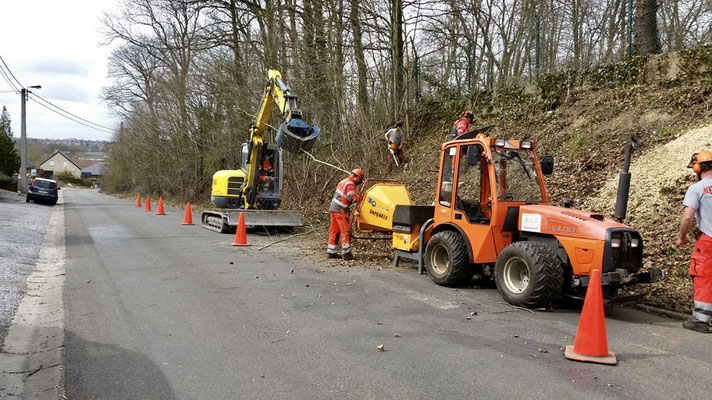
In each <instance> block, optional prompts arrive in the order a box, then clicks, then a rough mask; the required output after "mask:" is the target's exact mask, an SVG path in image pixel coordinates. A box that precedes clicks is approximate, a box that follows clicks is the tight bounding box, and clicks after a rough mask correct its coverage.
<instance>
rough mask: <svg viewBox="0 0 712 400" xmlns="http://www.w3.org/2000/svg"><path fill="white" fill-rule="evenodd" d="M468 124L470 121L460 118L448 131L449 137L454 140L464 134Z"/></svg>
mask: <svg viewBox="0 0 712 400" xmlns="http://www.w3.org/2000/svg"><path fill="white" fill-rule="evenodd" d="M470 122H472V121H471V120H470V119H469V118H467V117H462V118H460V119H458V120H457V121H455V124H453V126H452V129H451V130H450V136H451V137H453V138H456V137H458V136H460V135H462V134H463V133H465V131H466V130H467V128H468V127H469V126H470Z"/></svg>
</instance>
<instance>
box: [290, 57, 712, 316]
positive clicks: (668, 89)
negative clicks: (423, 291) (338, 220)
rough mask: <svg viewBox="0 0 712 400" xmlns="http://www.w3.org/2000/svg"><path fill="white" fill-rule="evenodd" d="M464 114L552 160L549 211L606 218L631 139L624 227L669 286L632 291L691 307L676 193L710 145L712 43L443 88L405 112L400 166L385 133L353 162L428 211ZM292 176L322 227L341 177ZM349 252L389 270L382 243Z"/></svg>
mask: <svg viewBox="0 0 712 400" xmlns="http://www.w3.org/2000/svg"><path fill="white" fill-rule="evenodd" d="M463 110H472V111H473V112H474V113H475V116H476V117H475V121H474V122H473V126H486V125H494V126H495V127H494V129H493V130H492V132H491V136H494V137H497V138H504V139H532V140H535V142H536V147H537V152H538V153H539V155H540V156H541V155H544V154H551V155H553V156H554V157H555V160H556V166H555V172H554V174H553V175H552V176H550V177H547V178H546V180H547V187H548V191H549V196H550V201H551V203H552V204H558V203H559V202H560V201H561V200H563V199H564V198H568V199H572V200H574V207H576V208H581V209H591V210H593V211H600V212H604V213H606V214H608V215H611V214H612V210H613V206H614V203H615V187H616V184H617V174H618V172H619V170H620V168H621V166H622V163H623V152H624V148H625V145H626V144H627V143H630V142H631V140H632V139H635V141H637V143H638V149H637V150H636V151H635V152H634V154H633V167H632V174H633V178H632V180H633V184H632V189H631V197H630V202H629V204H630V205H629V213H628V215H629V218H628V219H627V220H626V223H628V224H630V225H631V226H632V227H634V228H636V229H639V230H640V231H641V232H642V234H643V237H644V238H645V246H646V247H645V266H646V267H647V266H656V267H661V268H663V269H664V270H665V271H666V272H667V273H668V276H669V278H668V279H667V280H666V281H664V282H661V283H658V284H655V285H648V286H647V287H644V288H632V290H636V291H638V292H640V291H643V292H644V293H645V296H646V297H645V299H644V301H645V302H646V303H648V304H651V305H655V306H659V307H664V308H667V309H671V310H676V311H683V312H686V311H688V310H689V307H690V304H691V294H692V290H691V286H690V284H689V278H687V272H686V271H687V269H686V264H687V260H688V257H689V254H690V251H691V246H689V248H686V249H676V248H675V247H674V238H675V235H676V232H677V228H678V218H679V215H680V212H681V200H682V196H683V195H684V191H685V189H686V188H687V186H688V185H689V184H690V183H692V182H693V181H694V179H695V177H694V175H693V174H692V172H691V170H689V169H687V168H686V166H687V163H688V161H689V158H690V156H691V154H692V153H693V152H695V151H698V150H699V149H702V148H712V143H710V142H711V141H712V128H711V127H712V125H711V124H712V46H704V47H699V48H694V49H688V50H684V51H681V52H677V53H668V54H662V55H657V56H649V57H639V58H633V59H631V60H628V61H624V62H620V63H616V64H606V65H600V66H598V67H596V68H594V69H590V70H582V71H563V72H560V73H556V74H552V75H546V76H544V77H542V78H540V79H539V80H537V81H536V82H533V83H531V84H528V85H525V86H516V87H509V88H502V89H500V90H497V91H487V92H477V93H472V94H470V95H459V94H457V93H451V92H447V91H443V92H441V93H437V94H434V95H432V96H430V97H428V98H426V99H424V100H423V101H422V102H421V103H420V104H419V106H418V108H417V109H416V110H412V111H411V112H410V113H409V114H408V116H407V118H406V127H405V128H406V134H407V147H406V154H407V157H406V164H405V165H404V166H402V167H401V168H400V169H398V170H396V171H395V172H394V173H392V174H388V173H386V150H385V143H384V142H383V141H382V140H379V138H382V135H383V133H382V132H381V131H376V132H374V134H373V135H374V140H373V141H371V142H369V143H362V144H361V146H362V147H360V148H358V149H356V148H355V149H353V150H354V153H361V152H363V153H366V154H369V157H366V158H365V159H361V160H359V159H356V160H355V161H352V162H355V163H356V164H357V165H359V166H361V167H362V168H364V169H365V170H366V173H367V175H368V176H370V177H379V178H386V177H387V178H391V179H398V180H401V181H403V182H405V183H406V184H407V185H408V187H409V189H410V191H411V196H412V198H413V199H414V200H415V201H416V202H417V203H418V204H430V203H431V202H432V201H433V198H434V191H435V186H436V181H437V174H436V172H437V168H438V157H439V148H440V144H441V143H442V142H443V141H444V140H445V138H446V135H447V133H448V131H449V128H450V126H451V124H452V123H453V122H454V121H455V120H456V119H457V118H458V116H459V114H460V113H461V112H462V111H463ZM317 153H318V151H317ZM374 154H376V155H379V156H374ZM348 158H349V157H348V156H344V159H348ZM288 168H289V169H290V172H292V173H293V175H292V176H290V178H289V179H290V180H291V184H294V179H295V178H296V177H299V179H302V178H304V177H307V178H308V179H309V180H311V182H313V184H312V185H311V186H310V187H311V191H310V192H309V193H308V194H306V195H305V194H304V190H303V189H302V190H298V191H292V192H290V191H289V190H286V191H285V193H286V196H287V198H286V199H285V205H287V206H288V207H291V208H295V209H299V210H301V211H302V212H304V213H305V215H306V219H307V220H308V221H309V222H310V223H311V224H317V225H318V224H325V223H326V219H327V217H328V216H327V214H326V212H325V210H326V209H327V207H328V202H329V198H330V196H331V194H332V193H333V192H332V191H333V187H334V186H335V185H336V183H337V182H338V180H339V179H342V175H343V174H341V173H339V172H335V171H334V170H332V169H330V168H326V167H319V168H317V169H316V170H311V171H306V170H303V169H298V168H295V167H294V166H291V167H288ZM295 172H298V173H296V174H294V173H295ZM287 186H288V187H289V186H290V183H288V185H287ZM300 193H301V194H300ZM297 196H299V197H297ZM356 249H357V250H360V251H361V253H362V254H369V255H373V256H372V257H370V258H372V259H375V260H380V261H378V262H383V263H384V264H385V261H383V260H384V258H383V257H382V255H383V254H386V253H388V251H389V249H388V244H386V243H384V242H383V241H379V242H367V241H360V242H358V244H357V247H356Z"/></svg>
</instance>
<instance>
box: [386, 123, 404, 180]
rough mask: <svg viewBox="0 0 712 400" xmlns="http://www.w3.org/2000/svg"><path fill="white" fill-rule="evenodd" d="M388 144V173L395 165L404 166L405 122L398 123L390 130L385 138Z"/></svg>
mask: <svg viewBox="0 0 712 400" xmlns="http://www.w3.org/2000/svg"><path fill="white" fill-rule="evenodd" d="M384 137H385V138H386V141H387V142H388V172H391V170H392V169H393V164H395V163H396V160H397V163H398V165H399V166H400V165H402V164H403V160H404V159H405V153H403V145H404V144H405V134H404V133H403V122H400V121H398V122H396V123H395V125H393V128H391V129H389V130H388V131H387V132H386V135H385V136H384Z"/></svg>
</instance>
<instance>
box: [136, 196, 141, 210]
mask: <svg viewBox="0 0 712 400" xmlns="http://www.w3.org/2000/svg"><path fill="white" fill-rule="evenodd" d="M136 207H138V208H141V193H139V194H137V195H136Z"/></svg>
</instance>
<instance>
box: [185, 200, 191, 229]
mask: <svg viewBox="0 0 712 400" xmlns="http://www.w3.org/2000/svg"><path fill="white" fill-rule="evenodd" d="M183 225H193V215H192V214H191V212H190V202H187V203H185V216H184V217H183Z"/></svg>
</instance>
